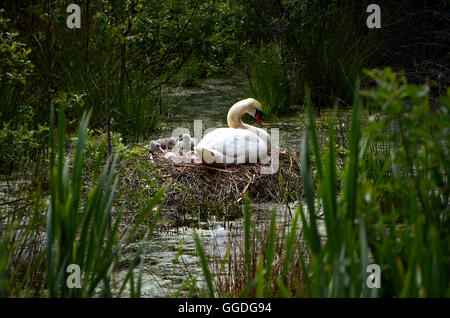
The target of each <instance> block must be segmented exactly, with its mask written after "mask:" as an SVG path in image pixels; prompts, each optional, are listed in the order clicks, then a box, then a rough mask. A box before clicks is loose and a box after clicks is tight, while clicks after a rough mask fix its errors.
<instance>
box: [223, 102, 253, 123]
mask: <svg viewBox="0 0 450 318" xmlns="http://www.w3.org/2000/svg"><path fill="white" fill-rule="evenodd" d="M247 109H248V102H247V100H241V101H239V102H237V103H236V104H234V105H233V106H231V108H230V110H229V111H228V115H227V123H228V127H230V128H243V129H248V127H249V125H246V124H244V123H243V122H242V119H241V118H242V116H244V114H245V113H246V112H247Z"/></svg>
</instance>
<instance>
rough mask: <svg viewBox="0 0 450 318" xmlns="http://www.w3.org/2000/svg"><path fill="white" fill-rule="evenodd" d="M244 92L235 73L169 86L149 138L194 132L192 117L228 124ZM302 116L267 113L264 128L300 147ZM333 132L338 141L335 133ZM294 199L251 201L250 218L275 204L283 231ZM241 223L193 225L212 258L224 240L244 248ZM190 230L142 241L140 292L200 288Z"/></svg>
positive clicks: (343, 117)
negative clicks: (166, 113)
mask: <svg viewBox="0 0 450 318" xmlns="http://www.w3.org/2000/svg"><path fill="white" fill-rule="evenodd" d="M247 97H249V96H247V95H246V89H245V83H244V82H242V81H241V80H240V79H239V78H228V79H208V80H205V81H204V82H202V83H201V86H200V87H199V88H189V89H188V88H183V89H170V90H169V91H168V92H167V93H166V94H165V95H164V97H163V103H167V104H168V105H169V107H170V108H171V111H170V118H169V119H168V120H167V122H166V123H165V124H164V126H163V127H162V128H161V130H160V131H158V133H157V134H156V135H154V136H152V137H153V139H157V138H167V137H170V136H171V135H172V131H173V130H174V129H175V128H179V127H183V128H187V129H189V130H190V131H191V132H193V124H194V120H202V127H203V130H205V129H207V128H212V127H226V126H227V122H226V117H227V112H228V109H229V108H230V107H231V106H232V105H233V104H234V103H235V102H237V101H239V100H241V99H244V98H247ZM331 114H332V111H331V110H323V111H322V112H321V114H320V116H318V117H317V118H316V120H317V123H318V131H319V137H320V138H321V139H324V138H326V136H325V135H324V134H323V133H321V132H325V131H326V127H327V126H328V125H327V124H325V125H321V124H320V123H321V122H322V121H325V122H326V119H327V118H329V116H330V115H331ZM251 120H253V119H252V118H250V117H248V118H247V123H249V124H251V125H255V124H256V122H251ZM348 120H349V110H348V109H347V110H343V111H342V110H341V111H340V112H339V114H338V116H337V123H336V128H337V130H338V132H339V131H342V130H344V131H346V129H345V128H346V127H348V126H349V125H348ZM303 121H304V116H303V112H302V111H301V108H298V110H297V111H296V112H293V113H292V114H290V115H288V116H283V117H281V118H277V117H271V118H269V119H267V118H265V119H264V128H266V129H268V131H270V129H271V128H278V129H279V133H280V140H279V141H280V147H281V148H284V149H286V148H288V149H291V150H292V149H299V147H300V144H301V139H302V134H303V129H304V124H303ZM322 126H323V127H324V128H322ZM343 128H344V129H343ZM336 137H337V138H338V144H339V137H340V135H339V133H337V134H336ZM342 137H343V136H342ZM342 140H345V138H342ZM295 204H296V203H292V204H291V205H290V206H286V205H281V204H275V203H267V204H257V205H256V204H255V205H252V208H251V213H252V221H253V223H254V224H256V227H257V228H260V229H261V228H264V226H265V225H266V224H267V223H268V222H269V220H270V213H271V211H272V210H273V209H275V210H276V211H277V225H278V230H279V231H281V230H285V229H287V228H288V226H290V223H291V219H292V214H293V213H294V212H293V211H295ZM290 210H292V211H290ZM242 225H243V220H242V219H237V220H234V221H230V222H228V221H227V222H225V223H224V222H223V221H218V220H214V219H211V220H208V222H206V223H205V222H200V223H199V227H198V228H196V229H195V230H196V231H197V233H198V234H199V236H200V238H201V239H202V241H203V245H204V248H205V251H206V253H207V254H208V256H210V257H211V258H212V257H213V256H217V255H222V256H223V255H224V253H225V250H226V248H227V246H228V244H231V246H232V248H239V247H241V248H242V244H241V243H242V239H243V235H242V230H241V229H242ZM319 226H320V228H319V231H320V232H321V233H322V234H324V233H325V229H324V227H323V224H320V222H319ZM193 233H194V229H193V228H190V227H177V228H173V227H172V228H166V229H165V230H163V231H159V232H157V233H154V235H153V236H152V238H151V240H150V241H148V242H144V244H146V248H147V250H146V253H145V255H144V256H143V257H144V263H145V267H144V271H143V278H142V296H143V297H167V296H169V295H171V294H173V293H174V292H176V291H177V289H178V288H180V286H182V284H183V283H184V282H185V281H186V280H188V279H190V278H192V277H196V278H197V285H198V286H199V287H201V286H202V285H203V281H202V277H203V275H202V273H201V267H200V264H199V260H198V258H197V256H196V250H195V244H194V239H193ZM180 244H181V248H180ZM179 250H181V254H180V255H178V254H179ZM177 255H178V256H177ZM126 270H127V269H126V268H123V269H122V270H120V271H119V272H118V276H117V279H118V280H119V281H120V280H121V278H123V277H124V275H125V274H126ZM136 273H137V270H136ZM185 293H186V292H185ZM185 293H184V294H183V293H182V295H185Z"/></svg>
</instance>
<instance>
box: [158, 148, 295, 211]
mask: <svg viewBox="0 0 450 318" xmlns="http://www.w3.org/2000/svg"><path fill="white" fill-rule="evenodd" d="M297 157H298V155H296V154H291V153H289V152H288V151H285V150H280V151H279V156H278V158H279V168H278V170H277V172H275V173H274V174H261V168H262V167H263V165H262V164H259V163H254V164H241V165H232V166H226V167H213V166H207V165H205V164H201V163H195V162H188V163H185V162H183V163H176V162H174V161H172V160H168V159H165V158H164V153H163V152H162V151H160V150H154V151H152V159H153V161H154V162H155V163H156V164H157V165H158V167H159V168H160V169H161V170H162V172H163V173H162V175H161V176H160V179H161V182H167V180H170V181H171V184H172V186H171V187H170V188H169V190H168V193H166V207H168V208H174V209H175V210H176V211H177V212H183V213H192V212H200V213H206V214H208V215H209V214H211V213H213V214H214V215H218V214H222V213H225V214H226V215H230V216H232V214H233V213H232V212H238V213H240V208H239V205H240V203H241V202H242V200H243V197H244V196H245V195H248V197H249V198H250V199H251V201H252V202H286V201H292V200H295V199H296V197H297V194H298V193H299V190H301V189H300V187H301V182H300V176H299V166H298V163H297V161H296V158H297ZM266 167H268V166H266Z"/></svg>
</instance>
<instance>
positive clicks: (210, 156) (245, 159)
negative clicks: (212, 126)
mask: <svg viewBox="0 0 450 318" xmlns="http://www.w3.org/2000/svg"><path fill="white" fill-rule="evenodd" d="M197 150H198V153H199V156H200V158H202V159H203V160H204V161H205V162H206V163H230V164H231V163H236V164H240V163H256V162H257V161H258V159H260V160H261V159H262V158H265V157H267V144H266V143H265V142H263V140H262V139H261V138H259V137H258V136H257V135H256V134H254V133H252V132H251V131H249V130H247V129H234V128H219V129H216V130H214V131H212V132H211V133H209V134H207V135H206V136H205V137H204V138H203V139H202V140H201V141H200V143H199V144H198V145H197Z"/></svg>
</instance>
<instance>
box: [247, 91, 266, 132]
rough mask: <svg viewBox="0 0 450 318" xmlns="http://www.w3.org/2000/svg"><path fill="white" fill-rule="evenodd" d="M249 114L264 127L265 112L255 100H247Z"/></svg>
mask: <svg viewBox="0 0 450 318" xmlns="http://www.w3.org/2000/svg"><path fill="white" fill-rule="evenodd" d="M247 113H248V114H249V115H250V116H252V117H254V118H255V119H256V121H257V122H258V124H259V126H260V127H262V125H263V123H262V118H263V111H262V107H261V104H260V103H259V102H258V101H257V100H256V99H254V98H247Z"/></svg>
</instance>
